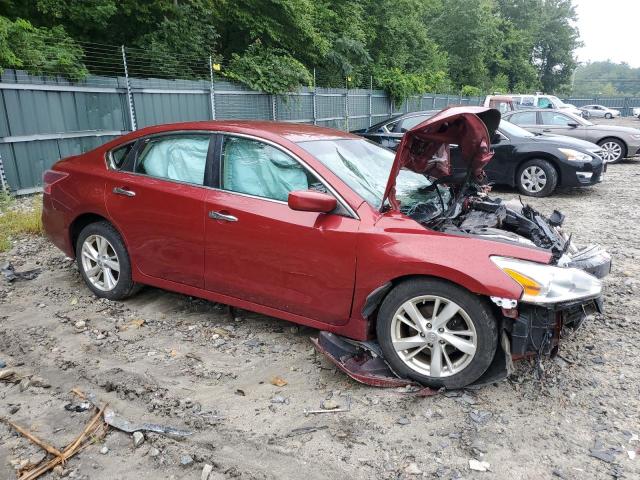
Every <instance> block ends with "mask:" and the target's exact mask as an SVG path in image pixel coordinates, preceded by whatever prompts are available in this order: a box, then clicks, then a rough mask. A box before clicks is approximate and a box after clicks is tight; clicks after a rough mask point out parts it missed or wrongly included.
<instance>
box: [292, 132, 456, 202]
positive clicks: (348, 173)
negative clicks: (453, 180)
mask: <svg viewBox="0 0 640 480" xmlns="http://www.w3.org/2000/svg"><path fill="white" fill-rule="evenodd" d="M298 145H299V146H300V147H302V148H303V149H305V150H306V151H307V152H309V153H310V154H311V155H313V156H314V157H316V158H317V159H318V160H319V161H320V162H321V163H322V164H324V165H325V166H326V167H327V168H328V169H329V170H331V171H332V172H333V173H334V174H335V175H336V176H338V177H339V178H340V179H341V180H342V181H343V182H344V183H346V184H347V185H349V187H351V188H352V189H353V190H354V191H355V192H356V193H357V194H358V195H360V196H361V197H362V198H363V199H364V200H365V201H366V202H367V203H368V204H369V205H371V206H372V207H374V208H379V207H380V206H381V204H382V197H383V196H384V191H385V188H386V186H387V181H388V180H389V174H390V172H391V166H392V165H393V159H394V157H395V154H394V153H393V152H392V151H391V150H387V149H386V148H382V147H379V146H377V145H376V144H374V143H371V142H369V141H368V140H365V139H361V140H360V139H339V140H314V141H308V142H300V143H298ZM438 190H439V192H436V191H435V188H433V187H432V182H431V181H430V180H429V179H428V178H427V177H426V176H425V175H421V174H419V173H415V172H412V171H410V170H404V169H403V170H401V171H400V173H399V175H398V179H397V182H396V197H397V198H398V200H399V201H400V202H401V204H402V206H403V208H402V210H405V209H408V208H410V207H411V206H413V205H415V204H416V203H417V202H420V201H425V200H427V198H430V197H432V196H433V195H435V196H436V197H438V202H439V203H441V204H444V205H445V206H446V205H447V204H448V201H449V200H450V197H449V190H448V189H445V188H444V187H440V186H438ZM440 196H442V199H443V200H442V202H440V201H439V197H440ZM441 206H442V205H440V207H441ZM438 210H441V208H438Z"/></svg>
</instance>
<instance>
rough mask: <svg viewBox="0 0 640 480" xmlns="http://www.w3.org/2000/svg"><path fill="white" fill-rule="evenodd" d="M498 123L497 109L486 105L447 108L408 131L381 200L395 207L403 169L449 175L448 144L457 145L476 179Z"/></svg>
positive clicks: (440, 176)
mask: <svg viewBox="0 0 640 480" xmlns="http://www.w3.org/2000/svg"><path fill="white" fill-rule="evenodd" d="M498 125H500V112H499V111H498V110H495V109H493V108H485V107H449V108H445V109H444V110H442V111H441V112H439V113H437V114H436V115H434V116H433V117H431V118H429V119H428V120H426V121H424V122H422V123H420V124H419V125H416V126H415V127H414V128H412V129H411V130H409V131H407V132H406V133H405V134H404V136H403V137H402V141H401V142H400V145H399V146H398V150H397V152H396V157H395V159H394V161H393V166H392V167H391V172H390V174H389V180H388V181H387V188H386V189H385V192H384V197H383V199H382V203H383V204H384V201H385V200H386V199H389V203H390V204H391V208H393V209H394V210H398V209H399V208H400V205H399V204H398V201H397V199H396V195H395V193H396V179H397V177H398V173H400V170H401V169H403V168H406V169H408V170H412V171H414V172H417V173H422V174H426V175H429V176H430V177H434V178H442V177H446V176H448V175H451V158H450V145H451V144H454V145H458V146H459V147H460V151H461V157H462V160H463V162H464V163H465V164H467V165H468V167H469V168H470V169H471V173H472V175H473V176H474V177H476V178H482V176H483V169H484V166H485V165H486V164H487V163H489V160H491V158H492V157H493V151H491V149H490V147H491V137H492V136H493V135H494V133H495V131H496V129H497V128H498Z"/></svg>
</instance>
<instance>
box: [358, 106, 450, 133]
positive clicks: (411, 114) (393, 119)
mask: <svg viewBox="0 0 640 480" xmlns="http://www.w3.org/2000/svg"><path fill="white" fill-rule="evenodd" d="M438 112H439V110H420V111H417V112H409V113H403V114H401V115H394V116H392V117H389V118H386V119H384V120H382V121H380V122H378V123H376V124H374V125H371V126H370V127H368V128H367V130H371V129H378V128H380V127H382V126H383V125H386V124H387V123H391V122H397V121H398V120H404V119H405V118H413V117H419V116H422V115H430V116H434V115H435V114H436V113H438Z"/></svg>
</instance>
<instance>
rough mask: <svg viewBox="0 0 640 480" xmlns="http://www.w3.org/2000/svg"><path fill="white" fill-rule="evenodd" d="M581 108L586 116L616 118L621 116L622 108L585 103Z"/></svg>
mask: <svg viewBox="0 0 640 480" xmlns="http://www.w3.org/2000/svg"><path fill="white" fill-rule="evenodd" d="M580 110H581V111H582V116H583V117H584V118H591V117H594V118H616V117H619V116H620V110H616V109H614V108H609V107H605V106H604V105H583V106H582V107H580Z"/></svg>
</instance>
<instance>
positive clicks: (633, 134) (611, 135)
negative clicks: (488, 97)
mask: <svg viewBox="0 0 640 480" xmlns="http://www.w3.org/2000/svg"><path fill="white" fill-rule="evenodd" d="M502 118H504V119H505V120H508V121H510V122H511V123H515V124H516V125H520V126H521V127H522V128H524V129H525V130H529V131H530V132H531V133H540V134H551V135H567V136H568V137H574V138H579V139H581V140H587V141H588V142H591V143H596V144H598V145H600V147H601V148H602V150H603V153H602V159H603V160H604V161H605V162H608V163H615V162H619V161H620V160H622V159H623V158H625V157H627V156H633V155H638V154H640V130H639V129H637V128H631V127H620V126H617V125H594V124H593V123H591V122H590V121H588V120H585V119H584V118H582V117H579V116H577V115H573V114H571V113H567V112H564V111H560V110H539V109H535V110H534V109H532V110H517V111H515V112H507V113H505V114H503V116H502Z"/></svg>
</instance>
